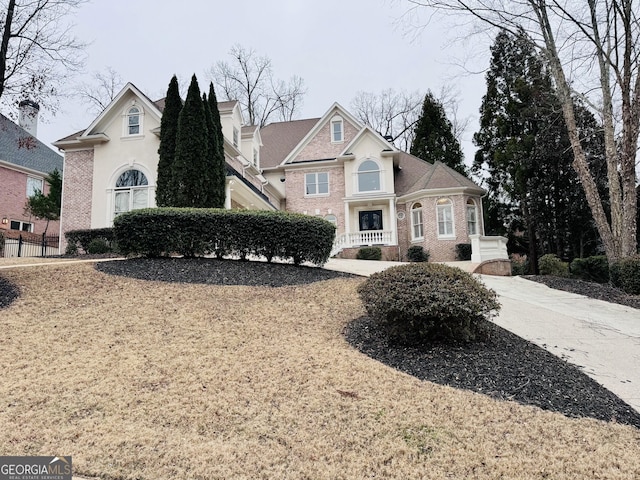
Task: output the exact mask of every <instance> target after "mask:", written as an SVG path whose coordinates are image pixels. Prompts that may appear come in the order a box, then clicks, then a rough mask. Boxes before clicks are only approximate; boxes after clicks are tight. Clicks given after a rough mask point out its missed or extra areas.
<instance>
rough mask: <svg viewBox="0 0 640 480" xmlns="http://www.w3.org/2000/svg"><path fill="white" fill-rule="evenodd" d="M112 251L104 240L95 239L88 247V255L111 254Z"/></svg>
mask: <svg viewBox="0 0 640 480" xmlns="http://www.w3.org/2000/svg"><path fill="white" fill-rule="evenodd" d="M110 251H111V247H110V246H109V244H108V243H107V241H106V240H105V239H104V238H94V239H93V240H91V242H90V243H89V246H88V247H87V253H91V254H101V253H109V252H110Z"/></svg>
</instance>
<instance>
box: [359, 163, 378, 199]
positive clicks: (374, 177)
mask: <svg viewBox="0 0 640 480" xmlns="http://www.w3.org/2000/svg"><path fill="white" fill-rule="evenodd" d="M381 189H382V187H381V182H380V167H379V166H378V164H377V163H376V162H375V161H373V160H365V161H364V162H362V163H361V164H360V166H359V167H358V192H360V193H362V192H379V191H380V190H381Z"/></svg>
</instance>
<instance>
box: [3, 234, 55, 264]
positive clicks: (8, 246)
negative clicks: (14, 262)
mask: <svg viewBox="0 0 640 480" xmlns="http://www.w3.org/2000/svg"><path fill="white" fill-rule="evenodd" d="M59 245H60V237H59V236H58V235H45V234H44V233H43V234H42V235H34V234H20V235H17V236H15V237H13V236H12V238H5V239H4V246H2V245H0V256H1V257H4V258H11V257H46V256H49V255H58V253H59V250H58V247H59Z"/></svg>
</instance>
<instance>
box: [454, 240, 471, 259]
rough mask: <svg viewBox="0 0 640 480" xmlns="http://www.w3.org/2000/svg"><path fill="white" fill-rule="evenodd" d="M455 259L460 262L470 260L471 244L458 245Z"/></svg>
mask: <svg viewBox="0 0 640 480" xmlns="http://www.w3.org/2000/svg"><path fill="white" fill-rule="evenodd" d="M456 258H457V259H458V260H460V261H462V262H464V261H467V260H471V244H470V243H458V244H457V245H456Z"/></svg>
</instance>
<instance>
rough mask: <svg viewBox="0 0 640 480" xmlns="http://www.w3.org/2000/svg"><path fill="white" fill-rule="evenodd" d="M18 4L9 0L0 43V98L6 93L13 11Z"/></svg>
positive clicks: (13, 0)
mask: <svg viewBox="0 0 640 480" xmlns="http://www.w3.org/2000/svg"><path fill="white" fill-rule="evenodd" d="M15 6H16V0H9V5H8V6H7V17H6V18H5V21H4V29H3V31H2V43H0V98H1V97H2V94H3V93H4V83H5V81H6V72H7V54H8V51H9V39H10V38H11V24H12V22H13V11H14V9H15Z"/></svg>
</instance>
